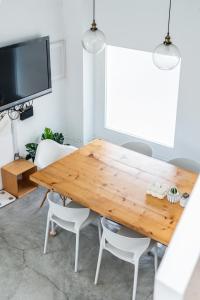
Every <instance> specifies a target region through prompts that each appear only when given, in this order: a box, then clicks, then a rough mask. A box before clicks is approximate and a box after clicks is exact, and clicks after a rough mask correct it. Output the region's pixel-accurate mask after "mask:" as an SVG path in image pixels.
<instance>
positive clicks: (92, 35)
mask: <svg viewBox="0 0 200 300" xmlns="http://www.w3.org/2000/svg"><path fill="white" fill-rule="evenodd" d="M95 4H96V2H95V0H93V22H92V26H91V28H90V29H89V30H88V31H86V32H85V34H84V36H83V39H82V46H83V48H84V49H85V50H86V51H87V52H89V53H91V54H99V53H100V52H101V51H103V50H104V48H105V46H106V42H105V40H106V38H105V35H104V33H103V32H102V31H101V30H99V29H98V28H97V24H96V20H95Z"/></svg>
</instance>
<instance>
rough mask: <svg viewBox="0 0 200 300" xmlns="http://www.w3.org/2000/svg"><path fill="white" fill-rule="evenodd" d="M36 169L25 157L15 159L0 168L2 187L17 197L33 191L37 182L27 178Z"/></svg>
mask: <svg viewBox="0 0 200 300" xmlns="http://www.w3.org/2000/svg"><path fill="white" fill-rule="evenodd" d="M36 171H37V167H36V166H35V165H34V164H33V163H31V162H30V161H27V160H25V159H18V160H15V161H13V162H11V163H9V164H7V165H5V166H4V167H2V169H1V174H2V182H3V187H4V189H5V190H6V191H7V192H8V193H10V194H12V195H14V196H15V197H17V198H21V197H23V196H24V195H26V194H28V193H30V192H32V191H34V190H35V189H36V188H37V184H35V183H33V182H32V181H30V180H29V176H30V175H31V174H33V173H35V172H36Z"/></svg>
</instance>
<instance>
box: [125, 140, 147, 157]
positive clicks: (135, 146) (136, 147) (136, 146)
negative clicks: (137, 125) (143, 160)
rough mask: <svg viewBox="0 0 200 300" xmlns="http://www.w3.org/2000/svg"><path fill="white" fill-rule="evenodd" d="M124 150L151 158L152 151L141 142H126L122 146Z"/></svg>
mask: <svg viewBox="0 0 200 300" xmlns="http://www.w3.org/2000/svg"><path fill="white" fill-rule="evenodd" d="M122 146H123V147H124V148H126V149H129V150H133V151H136V152H138V153H141V154H144V155H147V156H151V157H152V154H153V151H152V149H151V147H150V146H149V145H147V144H145V143H142V142H128V143H125V144H123V145H122Z"/></svg>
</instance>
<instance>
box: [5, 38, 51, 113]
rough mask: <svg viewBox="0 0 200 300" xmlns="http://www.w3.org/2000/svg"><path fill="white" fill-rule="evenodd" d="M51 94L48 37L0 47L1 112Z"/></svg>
mask: <svg viewBox="0 0 200 300" xmlns="http://www.w3.org/2000/svg"><path fill="white" fill-rule="evenodd" d="M51 92H52V84H51V63H50V46H49V37H42V38H37V39H33V40H29V41H25V42H22V43H18V44H14V45H9V46H6V47H3V48H0V111H3V110H6V109H9V108H11V107H14V106H16V105H19V104H22V103H24V102H26V101H30V100H33V99H35V98H38V97H40V96H42V95H45V94H48V93H51Z"/></svg>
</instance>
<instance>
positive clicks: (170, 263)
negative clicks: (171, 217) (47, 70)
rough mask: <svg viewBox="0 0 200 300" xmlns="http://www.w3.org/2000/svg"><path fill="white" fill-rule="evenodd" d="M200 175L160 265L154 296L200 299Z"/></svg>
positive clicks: (171, 298) (175, 299)
mask: <svg viewBox="0 0 200 300" xmlns="http://www.w3.org/2000/svg"><path fill="white" fill-rule="evenodd" d="M199 199H200V177H199V178H198V181H197V182H196V185H195V187H194V189H193V192H192V194H191V196H190V201H189V203H188V205H187V207H186V208H185V210H184V213H183V215H182V217H181V220H180V222H179V224H178V226H177V228H176V231H175V234H174V235H173V238H172V240H171V242H170V245H169V247H168V249H167V251H166V254H165V256H164V258H163V260H162V262H161V265H160V267H159V269H158V272H157V275H156V282H155V295H154V299H155V300H160V299H162V300H169V299H170V300H190V299H191V300H198V299H200V290H199V274H200V261H199V258H200V235H199V229H198V228H199V226H200V218H199V210H200V202H199Z"/></svg>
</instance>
